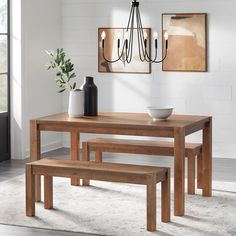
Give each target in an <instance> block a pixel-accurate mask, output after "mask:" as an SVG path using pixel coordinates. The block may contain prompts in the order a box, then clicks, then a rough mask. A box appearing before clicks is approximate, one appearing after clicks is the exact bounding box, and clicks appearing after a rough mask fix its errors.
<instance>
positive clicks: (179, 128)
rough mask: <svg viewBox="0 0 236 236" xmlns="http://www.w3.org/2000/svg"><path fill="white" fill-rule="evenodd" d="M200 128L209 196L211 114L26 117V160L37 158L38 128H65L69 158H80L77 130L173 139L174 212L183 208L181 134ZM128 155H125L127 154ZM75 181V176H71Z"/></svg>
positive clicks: (38, 190)
mask: <svg viewBox="0 0 236 236" xmlns="http://www.w3.org/2000/svg"><path fill="white" fill-rule="evenodd" d="M201 130H202V163H201V169H202V171H201V172H202V189H203V196H206V197H210V196H212V118H211V117H210V116H197V115H172V116H170V117H169V118H168V119H167V120H152V119H151V118H150V117H149V116H148V115H147V114H144V113H124V112H102V113H99V114H98V116H83V117H80V118H69V116H68V114H67V113H60V114H55V115H50V116H46V117H42V118H38V119H33V120H31V121H30V160H31V161H35V160H39V159H40V158H41V153H40V152H41V151H40V148H41V144H40V139H41V138H40V137H41V132H42V131H56V132H69V133H70V137H71V152H70V155H71V159H72V160H80V134H82V133H94V134H114V135H132V136H147V137H164V138H173V139H174V215H176V216H183V215H184V212H185V184H184V179H185V137H186V136H187V135H190V134H192V133H195V132H197V131H201ZM127 158H128V157H127ZM71 184H72V185H75V186H77V185H79V184H80V182H79V179H78V178H75V177H74V178H72V179H71ZM35 188H36V189H35V195H36V196H35V199H36V201H41V178H40V176H37V177H36V187H35Z"/></svg>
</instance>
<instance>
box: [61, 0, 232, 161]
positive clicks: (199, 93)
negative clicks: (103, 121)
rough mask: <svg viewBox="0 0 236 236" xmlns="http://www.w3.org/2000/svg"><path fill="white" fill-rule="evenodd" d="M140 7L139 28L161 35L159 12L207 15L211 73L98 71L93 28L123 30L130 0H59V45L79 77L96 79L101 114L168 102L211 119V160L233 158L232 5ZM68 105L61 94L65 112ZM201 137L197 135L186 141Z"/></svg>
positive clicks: (149, 2) (150, 1)
mask: <svg viewBox="0 0 236 236" xmlns="http://www.w3.org/2000/svg"><path fill="white" fill-rule="evenodd" d="M140 4H141V6H140V9H141V14H142V19H143V25H144V26H146V27H151V28H152V29H153V30H154V29H155V30H158V32H159V33H161V14H162V13H168V12H171V13H172V12H204V13H208V52H209V53H208V63H209V72H207V73H176V72H162V70H161V65H153V66H152V74H150V75H136V74H101V73H98V72H97V71H98V70H97V29H98V28H99V27H123V26H125V25H126V23H127V18H128V14H129V0H125V1H124V0H121V1H115V0H97V1H95V0H93V1H92V0H63V1H62V45H63V47H64V48H65V50H66V52H67V53H68V55H69V56H70V57H72V60H73V62H74V63H75V65H76V70H77V74H78V75H79V77H80V78H81V79H82V78H83V77H84V76H86V75H92V76H94V77H95V78H96V81H95V82H96V84H97V86H98V89H99V110H100V111H136V112H145V111H146V107H147V106H148V105H152V104H171V105H172V106H174V107H175V113H184V114H206V115H212V116H213V155H214V157H225V158H236V137H235V133H236V75H235V72H236V62H235V55H236V44H235V41H236V29H235V27H233V25H234V23H235V22H236V14H235V9H236V1H234V0H214V1H213V0H199V1H196V0H180V1H174V0H165V1H160V0H155V1H154V0H145V1H144V0H141V1H140ZM67 103H68V102H67V96H65V97H64V100H63V108H64V110H66V109H67ZM199 139H200V134H196V135H194V136H192V137H189V140H191V141H197V140H199ZM64 144H65V145H67V144H68V138H67V137H64Z"/></svg>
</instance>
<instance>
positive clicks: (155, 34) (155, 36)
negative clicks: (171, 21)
mask: <svg viewBox="0 0 236 236" xmlns="http://www.w3.org/2000/svg"><path fill="white" fill-rule="evenodd" d="M153 38H154V39H155V40H156V39H157V38H158V33H157V32H154V33H153Z"/></svg>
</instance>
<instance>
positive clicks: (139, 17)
mask: <svg viewBox="0 0 236 236" xmlns="http://www.w3.org/2000/svg"><path fill="white" fill-rule="evenodd" d="M137 19H138V21H139V30H140V34H141V42H142V44H141V45H142V51H143V55H144V59H145V61H147V62H150V60H151V59H150V58H149V55H148V53H147V50H146V48H145V45H144V41H145V38H144V31H143V24H142V20H141V15H140V11H139V8H137Z"/></svg>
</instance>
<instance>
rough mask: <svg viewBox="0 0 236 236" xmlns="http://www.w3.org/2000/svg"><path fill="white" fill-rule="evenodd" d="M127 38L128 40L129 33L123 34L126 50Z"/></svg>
mask: <svg viewBox="0 0 236 236" xmlns="http://www.w3.org/2000/svg"><path fill="white" fill-rule="evenodd" d="M128 38H129V33H128V31H126V32H125V34H124V39H125V49H126V50H127V49H128Z"/></svg>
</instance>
